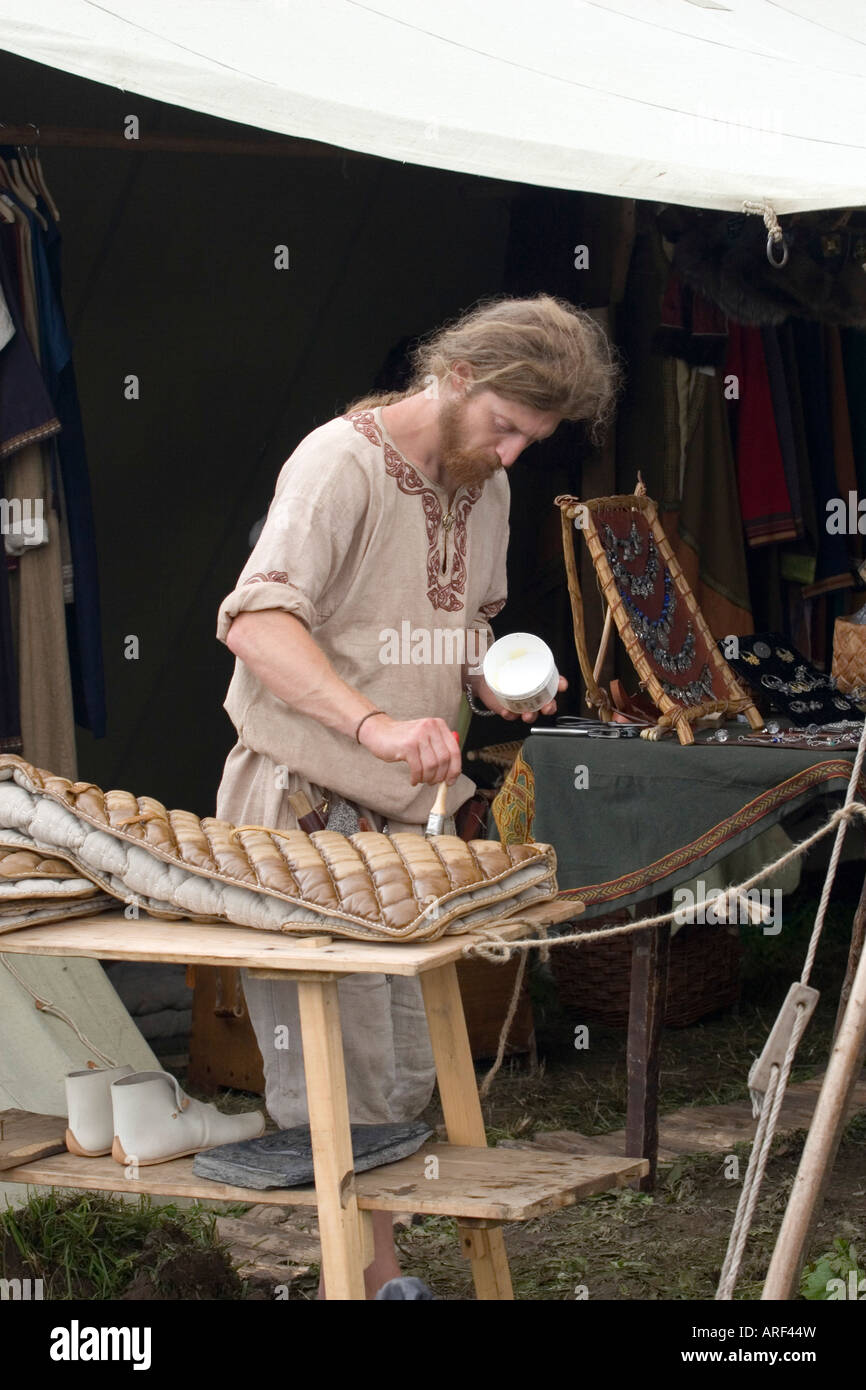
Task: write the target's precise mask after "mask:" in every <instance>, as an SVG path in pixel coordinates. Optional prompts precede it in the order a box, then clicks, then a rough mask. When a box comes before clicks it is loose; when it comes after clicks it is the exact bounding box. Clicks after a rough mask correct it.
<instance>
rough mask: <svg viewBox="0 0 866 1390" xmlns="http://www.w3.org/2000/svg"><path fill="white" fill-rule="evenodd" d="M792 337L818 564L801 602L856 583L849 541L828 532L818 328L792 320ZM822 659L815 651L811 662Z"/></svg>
mask: <svg viewBox="0 0 866 1390" xmlns="http://www.w3.org/2000/svg"><path fill="white" fill-rule="evenodd" d="M792 336H793V342H794V348H795V352H796V358H797V374H798V379H799V384H800V398H801V401H802V404H803V421H804V425H805V431H806V440H807V444H808V448H809V459H810V462H811V466H812V477H813V479H814V483H815V504H816V513H817V516H816V522H817V532H818V534H817V541H818V560H817V566H816V570H815V582H814V583H813V584H811V585H807V586H806V587H805V588H804V597H807V598H808V597H813V596H815V595H818V594H822V593H826V592H827V591H828V590H830V589H844V588H850V587H851V586H852V585H853V583H854V579H853V576H852V573H851V562H850V559H849V546H848V537H847V536H844V535H836V534H832V533H830V532H829V531H828V530H827V525H826V522H827V517H828V515H829V509H828V505H827V504H828V502H831V501H832V500H833V499H834V498H837V497H839V496H840V495H841V494H840V490H839V482H838V479H837V477H836V466H835V460H834V457H833V423H832V415H831V409H830V398H829V392H828V389H827V380H828V377H827V362H826V354H825V350H824V337H823V330H822V328H821V325H820V324H818V323H807V322H806V320H805V319H795V320H794V321H793V325H792ZM820 659H821V655H820V654H819V653H817V652H816V651H815V649H814V647H813V660H816V661H820Z"/></svg>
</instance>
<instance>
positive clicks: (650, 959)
mask: <svg viewBox="0 0 866 1390" xmlns="http://www.w3.org/2000/svg"><path fill="white" fill-rule="evenodd" d="M656 911H658V909H657V908H655V907H653V906H647V907H646V915H647V916H650V915H651V914H652V913H654V912H656ZM670 940H671V928H670V923H669V922H663V923H662V924H661V925H660V926H658V927H650V928H648V929H647V930H646V931H642V932H639V933H638V935H637V936H636V937H635V945H634V950H633V953H632V958H631V995H630V998H629V1011H628V1045H627V1056H628V1110H627V1115H626V1127H625V1151H626V1155H627V1156H628V1157H635V1158H647V1159H649V1165H650V1167H649V1172H648V1173H647V1175H646V1177H644V1178H641V1179H640V1180H639V1182H638V1188H639V1190H640V1191H641V1192H647V1191H651V1190H652V1189H653V1188H654V1187H655V1180H656V1165H657V1162H658V1149H659V1122H658V1100H659V1064H660V1060H661V1036H662V1028H663V1026H664V1017H665V1000H666V998H667V985H668V960H669V956H670Z"/></svg>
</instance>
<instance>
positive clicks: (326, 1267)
mask: <svg viewBox="0 0 866 1390" xmlns="http://www.w3.org/2000/svg"><path fill="white" fill-rule="evenodd" d="M298 1004H299V1008H300V1015H301V1041H302V1044H303V1048H304V1070H305V1072H306V1077H307V1105H308V1107H309V1112H310V1137H311V1139H312V1145H313V1171H314V1173H315V1178H316V1204H317V1206H318V1212H319V1236H320V1239H321V1242H322V1270H323V1272H324V1276H325V1293H326V1297H327V1298H328V1299H329V1300H331V1299H363V1298H364V1297H365V1290H364V1267H363V1256H362V1250H363V1241H362V1231H361V1218H360V1213H359V1211H358V1198H357V1196H356V1194H355V1169H354V1159H353V1157H352V1134H351V1130H350V1128H349V1101H348V1096H347V1094H346V1070H345V1065H344V1062H343V1037H342V1032H341V1029H340V1005H339V1001H338V997H337V983H336V980H305V979H303V978H300V979H299V980H298Z"/></svg>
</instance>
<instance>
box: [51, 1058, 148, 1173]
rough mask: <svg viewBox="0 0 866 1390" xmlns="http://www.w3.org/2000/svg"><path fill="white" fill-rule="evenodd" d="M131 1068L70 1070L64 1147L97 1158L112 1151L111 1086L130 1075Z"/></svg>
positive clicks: (72, 1152) (84, 1155)
mask: <svg viewBox="0 0 866 1390" xmlns="http://www.w3.org/2000/svg"><path fill="white" fill-rule="evenodd" d="M131 1075H132V1067H130V1066H125V1067H109V1068H108V1070H107V1071H100V1070H98V1069H96V1068H94V1067H88V1068H87V1070H86V1071H71V1072H70V1073H69V1075H68V1076H67V1078H66V1113H67V1115H68V1116H69V1128H68V1129H67V1131H66V1147H67V1149H68V1150H69V1152H70V1153H71V1154H77V1155H78V1157H79V1158H100V1157H101V1156H102V1155H103V1154H110V1153H111V1141H112V1140H113V1138H114V1116H113V1114H112V1109H111V1085H112V1082H114V1081H119V1080H120V1078H121V1077H123V1076H131Z"/></svg>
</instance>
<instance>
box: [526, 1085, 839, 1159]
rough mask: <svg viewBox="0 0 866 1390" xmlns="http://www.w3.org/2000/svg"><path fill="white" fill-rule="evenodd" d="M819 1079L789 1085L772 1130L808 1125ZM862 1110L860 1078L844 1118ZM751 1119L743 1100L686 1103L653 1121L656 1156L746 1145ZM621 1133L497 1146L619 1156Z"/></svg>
mask: <svg viewBox="0 0 866 1390" xmlns="http://www.w3.org/2000/svg"><path fill="white" fill-rule="evenodd" d="M822 1082H823V1077H821V1076H817V1077H813V1078H812V1079H811V1080H809V1081H802V1082H798V1083H797V1084H796V1085H794V1086H789V1087H788V1090H787V1093H786V1095H785V1099H784V1101H783V1103H782V1108H781V1111H780V1112H779V1126H778V1132H779V1133H781V1134H784V1133H790V1132H791V1131H793V1130H798V1129H808V1128H809V1125H810V1124H811V1121H812V1116H813V1114H814V1111H815V1102H816V1100H817V1097H818V1092H819V1090H820V1089H821V1085H822ZM863 1109H866V1081H860V1082H858V1083H857V1084H856V1086H855V1087H854V1090H853V1093H852V1097H851V1101H850V1103H849V1105H848V1109H847V1112H846V1119H851V1118H852V1116H854V1115H855V1114H856V1113H857V1112H858V1110H863ZM756 1127H757V1121H756V1120H755V1119H754V1117H753V1115H752V1107H751V1105H750V1104H749V1103H748V1101H732V1102H731V1103H730V1104H728V1105H692V1106H685V1107H683V1108H682V1109H680V1110H672V1111H669V1112H668V1113H667V1114H666V1115H662V1116H661V1117H660V1119H659V1150H658V1157H659V1160H660V1161H661V1162H663V1163H667V1162H672V1161H673V1160H674V1159H676V1158H679V1157H681V1156H682V1155H684V1154H697V1153H728V1152H730V1151H731V1149H732V1148H733V1146H734V1145H735V1144H742V1143H751V1141H752V1139H753V1138H754V1137H755V1129H756ZM625 1142H626V1131H625V1130H624V1129H617V1130H611V1131H609V1132H608V1133H607V1134H581V1133H580V1132H579V1131H578V1130H569V1129H565V1130H538V1131H536V1133H535V1135H534V1137H533V1139H532V1140H531V1141H522V1142H521V1141H518V1140H501V1141H500V1147H501V1146H502V1145H503V1144H506V1145H507V1146H508V1147H509V1148H512V1147H513V1148H523V1149H526V1148H541V1149H554V1150H556V1151H558V1152H560V1153H573V1154H624V1153H625Z"/></svg>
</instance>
